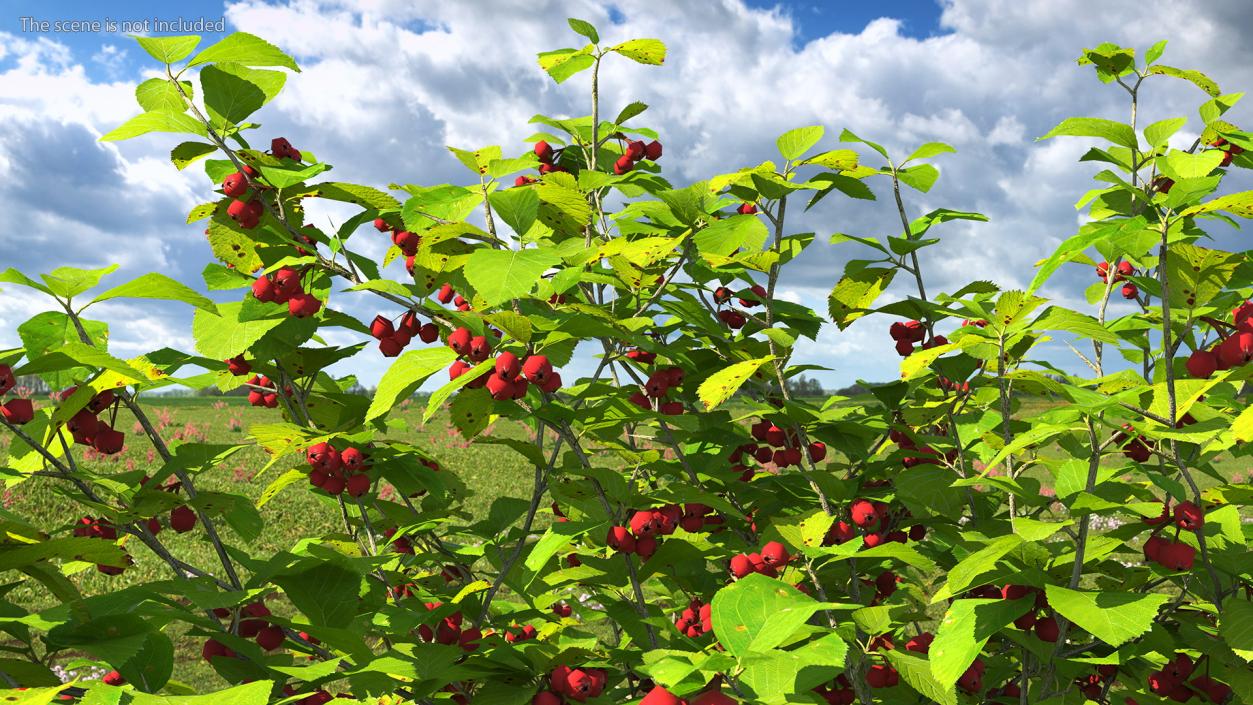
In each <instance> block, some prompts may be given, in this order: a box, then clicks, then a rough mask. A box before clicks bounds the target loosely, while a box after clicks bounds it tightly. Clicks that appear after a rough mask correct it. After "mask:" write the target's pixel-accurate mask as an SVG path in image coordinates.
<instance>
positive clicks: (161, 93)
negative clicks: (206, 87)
mask: <svg viewBox="0 0 1253 705" xmlns="http://www.w3.org/2000/svg"><path fill="white" fill-rule="evenodd" d="M183 90H184V91H186V92H187V95H188V96H190V95H191V84H190V83H187V82H186V81H184V82H183ZM135 101H136V102H138V103H139V107H141V108H143V109H144V111H145V112H170V113H181V112H184V111H185V110H187V102H186V101H185V100H183V96H182V94H181V93H179V92H178V87H177V86H175V85H174V83H173V82H171V81H169V80H168V79H164V78H150V79H148V80H147V81H144V82H143V83H141V84H139V85H138V86H135Z"/></svg>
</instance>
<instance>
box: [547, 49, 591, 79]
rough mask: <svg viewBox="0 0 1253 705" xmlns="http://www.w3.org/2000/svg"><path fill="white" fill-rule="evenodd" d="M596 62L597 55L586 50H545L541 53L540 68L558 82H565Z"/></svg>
mask: <svg viewBox="0 0 1253 705" xmlns="http://www.w3.org/2000/svg"><path fill="white" fill-rule="evenodd" d="M595 63H596V59H595V57H593V56H591V55H590V54H588V53H587V51H586V50H579V49H558V50H556V51H545V52H541V53H540V55H539V65H540V68H542V69H544V70H545V71H547V72H548V75H549V76H552V77H553V80H554V81H556V82H557V83H565V81H566V79H568V78H570V77H571V76H573V75H574V74H576V73H578V72H580V71H584V70H586V69H590V68H591V67H592V65H593V64H595Z"/></svg>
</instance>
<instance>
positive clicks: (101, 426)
mask: <svg viewBox="0 0 1253 705" xmlns="http://www.w3.org/2000/svg"><path fill="white" fill-rule="evenodd" d="M77 390H78V387H70V388H69V389H66V390H65V391H63V392H61V397H60V398H61V400H62V401H64V400H66V399H69V398H70V396H71V395H72V394H74V392H75V391H77ZM116 402H117V398H116V396H115V395H114V394H113V390H110V389H106V390H104V391H102V392H99V393H97V394H96V395H95V396H94V397H92V399H91V401H90V402H88V403H87V406H85V407H83V408H82V409H80V410H79V411H78V413H76V414H74V416H72V417H70V420H69V421H67V422H66V423H65V428H66V429H67V430H69V432H70V434H71V435H72V436H73V437H74V442H75V443H77V444H79V445H85V446H91V447H92V448H95V449H96V450H97V451H98V452H100V453H103V454H105V455H114V454H116V453H121V452H122V447H123V445H124V444H125V441H126V434H125V433H123V432H121V431H119V430H117V429H115V428H113V427H112V426H111V425H110V423H111V421H105V420H104V419H101V418H100V414H101V412H103V411H104V410H106V409H108V408H110V407H115V405H116ZM115 416H116V412H115Z"/></svg>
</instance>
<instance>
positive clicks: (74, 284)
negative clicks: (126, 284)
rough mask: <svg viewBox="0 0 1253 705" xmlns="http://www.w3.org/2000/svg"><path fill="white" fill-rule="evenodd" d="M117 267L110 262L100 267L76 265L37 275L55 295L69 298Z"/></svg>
mask: <svg viewBox="0 0 1253 705" xmlns="http://www.w3.org/2000/svg"><path fill="white" fill-rule="evenodd" d="M116 269H117V265H116V264H111V265H109V266H107V267H103V268H101V269H78V268H77V267H57V268H56V269H54V270H52V271H51V272H49V273H47V274H41V275H39V277H40V278H41V279H43V280H44V283H45V284H47V285H48V288H49V289H51V290H52V293H54V294H56V295H57V296H61V297H65V298H69V297H72V296H78V295H79V294H81V293H83V292H84V291H87V290H88V289H90V288H92V287H93V286H95V285H97V284H99V283H100V280H101V279H103V278H104V277H105V275H108V274H112V273H113V272H114V270H116Z"/></svg>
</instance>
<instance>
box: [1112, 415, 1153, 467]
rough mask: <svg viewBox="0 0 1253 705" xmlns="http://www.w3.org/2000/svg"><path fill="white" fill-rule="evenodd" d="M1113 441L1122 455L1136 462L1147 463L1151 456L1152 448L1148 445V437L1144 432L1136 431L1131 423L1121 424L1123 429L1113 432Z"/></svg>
mask: <svg viewBox="0 0 1253 705" xmlns="http://www.w3.org/2000/svg"><path fill="white" fill-rule="evenodd" d="M1114 443H1116V444H1118V446H1119V447H1121V448H1122V454H1123V455H1125V456H1127V457H1128V458H1130V459H1131V460H1134V461H1136V462H1137V463H1147V462H1148V461H1149V458H1151V457H1152V456H1153V449H1152V448H1150V447H1149V443H1150V441H1149V439H1148V437H1146V436H1145V435H1144V434H1141V433H1136V430H1135V428H1134V427H1133V426H1132V425H1131V424H1123V430H1122V431H1119V432H1118V433H1115V434H1114ZM1124 444H1125V445H1124Z"/></svg>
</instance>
